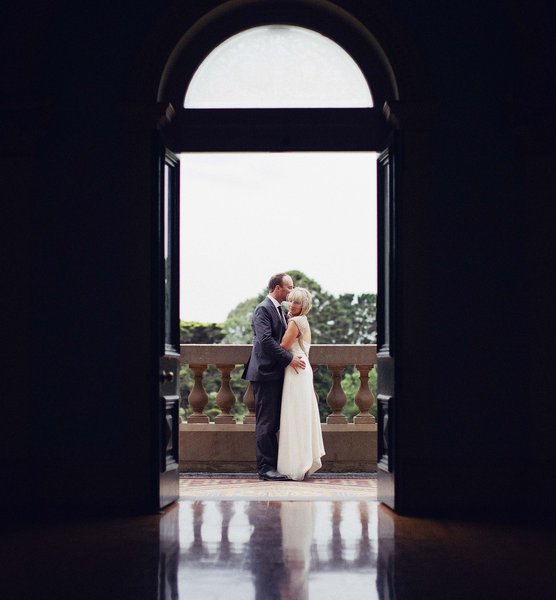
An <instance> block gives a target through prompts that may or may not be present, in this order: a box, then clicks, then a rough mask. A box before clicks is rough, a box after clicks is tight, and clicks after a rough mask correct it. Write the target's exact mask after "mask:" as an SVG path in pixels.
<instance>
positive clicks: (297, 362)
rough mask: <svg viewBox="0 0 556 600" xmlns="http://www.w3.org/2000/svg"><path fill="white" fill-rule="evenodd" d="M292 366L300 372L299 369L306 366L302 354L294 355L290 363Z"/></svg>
mask: <svg viewBox="0 0 556 600" xmlns="http://www.w3.org/2000/svg"><path fill="white" fill-rule="evenodd" d="M290 367H292V368H293V370H294V371H295V372H296V373H299V369H302V370H303V369H304V368H305V361H304V360H303V359H302V358H301V356H294V357H293V358H292V361H291V363H290Z"/></svg>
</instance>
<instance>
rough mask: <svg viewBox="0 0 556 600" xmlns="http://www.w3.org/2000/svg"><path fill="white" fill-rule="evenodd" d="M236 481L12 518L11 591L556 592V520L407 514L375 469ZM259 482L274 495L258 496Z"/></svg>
mask: <svg viewBox="0 0 556 600" xmlns="http://www.w3.org/2000/svg"><path fill="white" fill-rule="evenodd" d="M189 484H191V485H189ZM228 484H229V485H227V484H226V483H225V482H224V483H222V482H220V483H217V484H216V487H218V486H220V489H221V492H220V495H218V494H216V493H212V495H210V494H207V496H206V497H205V498H203V497H202V495H201V496H199V495H198V494H200V493H201V492H199V489H198V488H199V487H201V488H202V487H203V486H206V489H207V491H208V488H210V487H211V485H212V486H213V487H214V486H215V484H214V481H213V482H212V484H211V483H210V481H209V480H206V481H204V482H203V481H200V480H196V482H193V483H192V482H191V481H188V482H186V484H184V485H183V486H182V488H184V487H188V486H189V492H188V493H184V495H183V497H182V499H181V500H180V502H178V503H176V504H175V505H173V506H171V507H169V508H168V509H167V510H165V511H164V512H163V514H160V515H157V516H151V517H133V518H114V519H88V520H80V521H65V522H63V521H56V522H54V521H51V522H46V523H45V522H43V523H35V524H34V525H33V526H31V525H29V524H27V525H26V526H20V525H17V526H16V525H13V526H12V527H8V528H7V531H6V532H5V533H4V535H3V536H2V538H1V541H0V552H1V555H0V569H1V571H0V573H1V575H0V597H1V598H6V599H10V600H11V599H12V598H13V599H14V600H15V599H17V600H27V599H37V600H42V599H43V598H44V599H46V598H51V597H55V598H60V599H62V600H65V599H68V600H69V599H72V600H80V599H105V600H112V599H114V600H127V599H132V598H133V599H134V600H143V599H144V600H151V599H152V600H154V599H156V600H165V599H186V600H197V599H198V600H218V599H226V600H230V599H236V598H237V599H241V600H250V599H253V600H266V599H268V600H271V599H272V600H274V599H280V600H307V599H314V600H327V599H331V600H351V599H357V600H359V599H369V600H371V599H374V598H379V599H386V600H394V599H395V600H413V599H415V600H421V599H423V600H424V599H426V600H436V599H442V600H452V599H485V600H487V599H488V600H490V599H504V600H511V599H514V598H515V599H526V600H529V599H540V600H542V599H545V598H546V599H547V600H548V599H553V598H556V532H555V531H554V530H551V529H544V528H542V527H526V526H517V525H516V526H511V525H497V524H486V523H461V522H452V521H442V520H426V519H412V518H403V517H398V516H395V515H394V514H393V513H392V512H391V511H389V510H388V509H386V508H385V507H383V506H382V505H380V504H378V503H377V501H376V496H375V495H374V492H373V485H374V484H373V483H372V480H359V482H358V483H357V484H354V483H353V482H351V483H348V484H346V483H345V481H343V482H342V481H340V480H330V481H329V482H328V483H327V481H326V480H321V481H316V482H312V483H307V484H306V485H311V486H313V487H312V488H311V490H312V493H313V492H315V496H314V497H315V498H316V499H312V500H306V499H303V498H305V495H306V494H307V492H304V491H303V489H302V486H303V484H300V485H299V486H297V487H298V488H299V489H300V491H299V492H298V493H297V497H295V494H293V493H292V494H291V495H290V498H289V499H288V500H281V499H273V498H279V497H280V493H282V492H280V488H281V487H282V486H278V488H274V489H275V490H276V489H277V490H278V491H275V492H273V493H270V492H269V489H270V488H269V486H268V482H258V481H253V480H251V484H252V485H251V487H253V490H251V491H250V492H239V491H238V490H237V488H236V489H235V491H234V492H233V494H231V495H230V494H229V493H228V492H229V490H228V492H227V491H226V487H228V488H229V487H233V486H234V485H235V484H237V481H236V482H235V483H233V482H228ZM272 485H274V484H271V486H270V487H272ZM327 486H328V487H327ZM245 487H249V486H245ZM255 487H257V488H259V490H260V491H261V493H264V494H267V496H268V497H267V498H265V499H260V498H259V499H255V500H253V499H250V498H251V497H252V495H253V494H255V491H254V488H255ZM194 488H196V489H195V490H194ZM317 488H320V489H321V491H320V492H319V493H318V494H316V490H317ZM350 488H352V491H351V492H350V493H347V492H346V490H349V489H350ZM360 490H365V491H364V493H363V494H362V495H359V494H360ZM188 494H189V495H188ZM242 494H243V496H242ZM273 494H274V495H273ZM350 494H351V495H350Z"/></svg>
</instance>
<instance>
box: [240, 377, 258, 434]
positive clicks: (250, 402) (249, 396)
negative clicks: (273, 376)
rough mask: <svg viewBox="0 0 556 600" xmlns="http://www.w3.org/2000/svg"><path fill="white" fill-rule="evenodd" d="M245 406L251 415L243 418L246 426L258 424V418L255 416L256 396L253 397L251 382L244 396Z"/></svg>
mask: <svg viewBox="0 0 556 600" xmlns="http://www.w3.org/2000/svg"><path fill="white" fill-rule="evenodd" d="M243 404H245V406H246V407H247V408H248V409H249V413H248V414H246V415H245V416H244V417H243V422H244V423H245V424H248V423H256V421H257V418H256V416H255V396H253V388H252V387H251V382H250V381H249V384H248V386H247V389H246V390H245V394H244V395H243Z"/></svg>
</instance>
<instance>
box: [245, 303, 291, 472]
mask: <svg viewBox="0 0 556 600" xmlns="http://www.w3.org/2000/svg"><path fill="white" fill-rule="evenodd" d="M251 325H252V327H253V349H252V350H251V356H250V358H249V361H248V363H247V364H246V366H245V371H244V372H243V377H244V379H247V380H249V381H251V385H252V387H253V395H254V397H255V414H256V417H257V424H256V438H257V470H258V472H259V473H265V472H266V471H268V470H269V469H276V463H277V461H278V440H277V438H276V433H277V432H278V429H280V408H281V403H282V386H283V384H284V370H285V368H286V367H287V365H289V364H290V362H291V360H292V354H291V353H290V352H288V351H287V350H284V348H282V347H281V346H280V340H281V339H282V337H283V335H284V333H285V331H286V325H285V322H284V321H283V320H282V319H281V318H280V315H279V314H278V310H277V309H276V307H275V306H274V304H273V303H272V300H271V299H270V298H269V297H268V296H267V297H266V298H265V299H264V300H263V301H262V302H261V303H260V304H259V305H258V306H257V308H256V309H255V312H254V313H253V321H252V324H251Z"/></svg>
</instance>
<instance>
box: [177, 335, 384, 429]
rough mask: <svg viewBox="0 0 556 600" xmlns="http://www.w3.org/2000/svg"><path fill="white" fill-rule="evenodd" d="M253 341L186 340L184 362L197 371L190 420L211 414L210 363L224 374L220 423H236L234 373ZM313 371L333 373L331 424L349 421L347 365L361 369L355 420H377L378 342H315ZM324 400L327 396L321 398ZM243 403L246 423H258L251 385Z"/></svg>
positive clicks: (197, 420) (204, 420) (201, 420)
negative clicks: (373, 383) (206, 379)
mask: <svg viewBox="0 0 556 600" xmlns="http://www.w3.org/2000/svg"><path fill="white" fill-rule="evenodd" d="M250 351H251V346H250V345H247V344H246V345H239V344H238V345H227V344H182V346H181V363H182V365H184V366H188V367H189V368H190V369H191V370H192V371H193V374H194V385H193V388H192V389H191V390H190V393H189V398H188V402H189V405H190V407H191V408H192V409H193V413H192V414H191V415H189V417H187V423H190V424H194V423H200V424H206V423H208V422H209V417H208V415H206V414H205V413H204V410H205V408H206V406H207V403H208V394H207V392H206V391H205V389H204V388H203V373H204V371H205V370H206V369H207V368H208V366H209V365H215V366H216V368H217V369H218V370H219V371H220V374H221V384H220V389H219V390H218V393H217V395H216V404H217V405H218V408H219V409H220V411H221V413H220V414H219V415H218V416H217V417H216V418H215V422H216V423H217V424H235V423H236V419H235V417H234V416H233V415H232V414H231V409H232V408H233V406H234V404H235V402H236V397H235V395H234V393H233V391H232V389H231V386H230V376H231V372H232V371H233V369H234V368H235V367H237V366H241V365H243V364H244V363H245V362H246V361H247V359H248V358H249V353H250ZM310 360H311V366H312V368H313V371H316V370H317V368H318V367H319V366H321V365H326V366H327V367H328V369H329V371H330V372H331V374H332V386H331V388H330V390H329V392H328V394H327V396H326V403H327V404H328V406H329V407H330V410H331V414H330V415H329V416H328V417H327V420H326V422H327V423H328V424H331V425H337V424H344V423H347V417H346V416H345V415H344V414H343V412H342V411H343V409H344V407H345V405H346V401H347V398H346V395H345V392H344V390H343V388H342V385H341V381H342V376H343V374H344V371H345V369H346V368H347V367H348V366H351V365H353V366H355V367H356V368H357V370H358V371H359V376H360V385H359V389H358V391H357V393H356V395H355V404H356V405H357V407H358V409H359V413H358V414H357V415H356V416H355V417H354V419H353V422H354V423H355V424H356V425H358V424H369V423H371V424H372V423H374V422H375V418H374V417H373V415H372V414H371V412H370V411H371V409H372V407H373V404H374V403H375V399H374V397H373V393H372V391H371V389H370V387H369V374H370V373H371V371H372V369H373V368H374V365H375V364H376V346H375V345H372V344H368V345H348V344H334V345H332V344H315V345H312V346H311V354H310ZM319 401H324V398H319ZM243 403H244V404H245V406H246V408H247V409H248V413H247V414H246V415H245V416H244V418H243V423H255V401H254V398H253V392H252V390H251V386H250V385H249V386H248V387H247V390H246V392H245V394H244V396H243Z"/></svg>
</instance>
